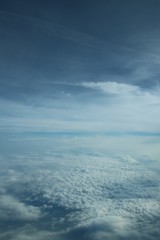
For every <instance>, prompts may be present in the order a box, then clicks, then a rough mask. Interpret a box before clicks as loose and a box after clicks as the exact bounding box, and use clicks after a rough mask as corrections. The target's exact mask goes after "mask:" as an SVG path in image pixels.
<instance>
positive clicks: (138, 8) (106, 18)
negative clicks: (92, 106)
mask: <svg viewBox="0 0 160 240" xmlns="http://www.w3.org/2000/svg"><path fill="white" fill-rule="evenodd" d="M159 12H160V2H159V1H156V0H152V1H151V0H150V1H146V0H145V1H126V0H123V1H118V0H109V1H102V0H101V1H64V0H63V1H26V0H24V1H20V0H18V1H11V0H10V1H6V0H5V1H3V0H2V1H1V6H0V34H1V37H0V52H1V56H0V82H1V83H0V85H1V87H0V89H1V90H0V91H1V96H2V97H5V98H8V97H10V98H12V97H13V98H16V97H17V98H18V97H20V98H21V96H22V95H23V94H24V93H25V94H27V95H30V94H34V95H35V94H37V93H40V94H42V92H43V91H46V92H47V93H48V94H49V92H50V91H51V89H52V93H54V94H53V95H54V96H55V94H56V93H58V94H59V92H60V91H59V89H61V90H62V88H63V87H64V89H65V87H66V83H68V82H71V83H73V82H74V83H81V82H83V81H86V82H97V81H98V82H99V81H100V82H101V81H102V82H104V81H105V82H106V81H115V82H123V83H131V84H134V85H139V86H140V87H143V88H151V87H155V86H157V84H159V74H160V72H159V61H160V51H159V42H158V39H159V35H160V28H159V26H160V14H159ZM48 82H52V83H53V84H54V83H56V84H57V82H58V83H64V86H63V87H62V86H60V87H58V88H57V85H54V87H53V86H51V85H50V84H48ZM70 89H71V92H74V88H73V87H72V88H70ZM81 90H83V89H80V90H79V91H81Z"/></svg>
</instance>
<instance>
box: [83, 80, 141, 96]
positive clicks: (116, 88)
mask: <svg viewBox="0 0 160 240" xmlns="http://www.w3.org/2000/svg"><path fill="white" fill-rule="evenodd" d="M82 86H84V87H87V88H93V89H97V90H101V91H102V92H104V93H108V94H118V95H122V94H125V95H126V94H136V95H137V94H140V92H141V91H140V88H139V87H138V86H134V85H130V84H125V83H117V82H108V81H107V82H83V83H82Z"/></svg>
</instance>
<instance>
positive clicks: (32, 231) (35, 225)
mask: <svg viewBox="0 0 160 240" xmlns="http://www.w3.org/2000/svg"><path fill="white" fill-rule="evenodd" d="M86 138H87V137H86ZM66 139H67V138H66ZM80 139H81V137H80ZM56 141H57V140H55V144H56ZM80 141H81V140H80ZM82 141H83V139H82ZM62 143H63V141H62ZM55 144H54V146H55ZM65 145H66V144H65ZM66 147H67V148H66ZM66 147H65V146H62V145H61V147H60V148H59V149H58V148H55V150H54V151H50V152H48V153H43V154H38V152H37V153H30V154H29V153H28V154H26V155H17V154H16V155H15V154H11V155H10V156H9V155H4V156H1V162H2V170H1V187H0V190H1V195H2V197H1V200H0V209H1V210H0V211H1V218H0V222H1V225H2V226H3V228H2V229H1V233H0V234H1V235H0V236H1V239H23V238H24V239H41V238H42V239H43V237H45V239H51V238H53V237H56V239H75V238H76V239H96V240H99V239H135V238H136V239H142V238H143V239H158V237H159V236H160V232H159V227H158V226H159V223H160V218H159V214H160V205H159V199H160V195H159V187H160V182H159V174H158V172H156V171H155V170H154V169H152V168H151V164H150V163H151V162H155V163H156V160H154V161H153V160H152V159H149V157H147V156H144V157H142V156H141V157H139V158H138V157H134V156H131V155H125V154H118V153H117V154H114V155H113V154H111V155H108V154H107V153H105V152H104V151H98V148H97V147H95V148H94V149H93V148H86V151H85V150H84V149H83V150H82V148H81V147H80V145H79V147H75V145H74V146H72V148H70V144H69V142H68V144H67V145H66ZM62 149H63V150H62ZM80 149H81V150H80ZM89 149H90V150H91V152H90V150H89ZM157 162H158V161H157ZM156 164H157V163H156ZM152 165H153V164H152ZM157 166H158V165H157ZM9 225H10V228H8V226H9ZM40 236H43V237H40Z"/></svg>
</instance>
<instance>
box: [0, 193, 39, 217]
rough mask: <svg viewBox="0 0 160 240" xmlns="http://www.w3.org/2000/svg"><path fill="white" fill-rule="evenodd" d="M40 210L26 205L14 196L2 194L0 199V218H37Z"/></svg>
mask: <svg viewBox="0 0 160 240" xmlns="http://www.w3.org/2000/svg"><path fill="white" fill-rule="evenodd" d="M39 217H40V211H39V209H38V208H37V207H33V206H27V205H26V204H24V203H23V202H20V201H19V200H18V199H16V198H15V197H12V196H9V195H2V196H1V199H0V220H4V219H5V220H8V219H10V220H11V219H12V220H20V219H21V220H37V219H38V218H39Z"/></svg>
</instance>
